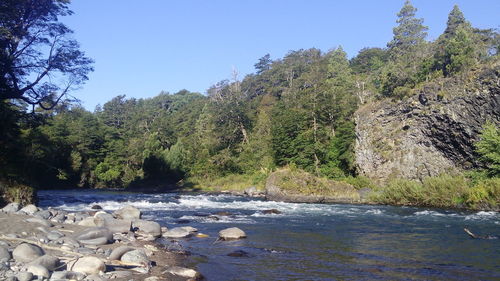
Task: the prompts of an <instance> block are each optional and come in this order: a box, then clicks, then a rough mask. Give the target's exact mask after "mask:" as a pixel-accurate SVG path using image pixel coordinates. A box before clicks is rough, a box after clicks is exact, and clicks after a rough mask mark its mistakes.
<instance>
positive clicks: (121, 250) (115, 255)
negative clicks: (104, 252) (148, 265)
mask: <svg viewBox="0 0 500 281" xmlns="http://www.w3.org/2000/svg"><path fill="white" fill-rule="evenodd" d="M133 250H135V248H133V247H129V246H119V247H117V248H115V249H113V251H112V252H111V254H110V255H109V260H120V259H121V257H122V256H123V254H125V253H126V252H130V251H133Z"/></svg>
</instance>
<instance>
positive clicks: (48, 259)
mask: <svg viewBox="0 0 500 281" xmlns="http://www.w3.org/2000/svg"><path fill="white" fill-rule="evenodd" d="M28 265H41V266H43V267H45V268H47V269H48V270H50V271H54V270H56V268H58V267H59V266H60V265H61V262H60V261H59V258H57V257H54V256H51V255H43V256H41V257H39V258H37V259H36V260H34V261H32V262H30V263H29V264H28Z"/></svg>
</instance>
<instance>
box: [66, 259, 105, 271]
mask: <svg viewBox="0 0 500 281" xmlns="http://www.w3.org/2000/svg"><path fill="white" fill-rule="evenodd" d="M68 269H69V270H71V271H75V272H80V273H83V274H99V272H101V271H102V272H105V271H106V265H105V264H104V262H103V261H102V260H100V259H99V258H96V257H92V256H89V257H83V258H79V259H77V260H76V261H72V262H69V263H68Z"/></svg>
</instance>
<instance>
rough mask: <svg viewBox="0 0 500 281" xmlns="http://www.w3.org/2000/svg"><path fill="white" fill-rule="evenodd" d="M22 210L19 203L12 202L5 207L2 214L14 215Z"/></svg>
mask: <svg viewBox="0 0 500 281" xmlns="http://www.w3.org/2000/svg"><path fill="white" fill-rule="evenodd" d="M20 208H21V206H20V205H19V203H17V202H12V203H9V204H7V206H5V207H3V209H2V212H4V213H8V214H12V213H15V212H17V211H19V209H20Z"/></svg>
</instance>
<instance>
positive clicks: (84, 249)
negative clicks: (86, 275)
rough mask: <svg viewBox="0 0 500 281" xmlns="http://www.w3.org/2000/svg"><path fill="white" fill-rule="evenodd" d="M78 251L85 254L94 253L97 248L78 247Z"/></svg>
mask: <svg viewBox="0 0 500 281" xmlns="http://www.w3.org/2000/svg"><path fill="white" fill-rule="evenodd" d="M76 251H77V252H78V253H80V254H83V255H93V254H95V253H96V251H95V250H93V249H90V248H78V249H76Z"/></svg>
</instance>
